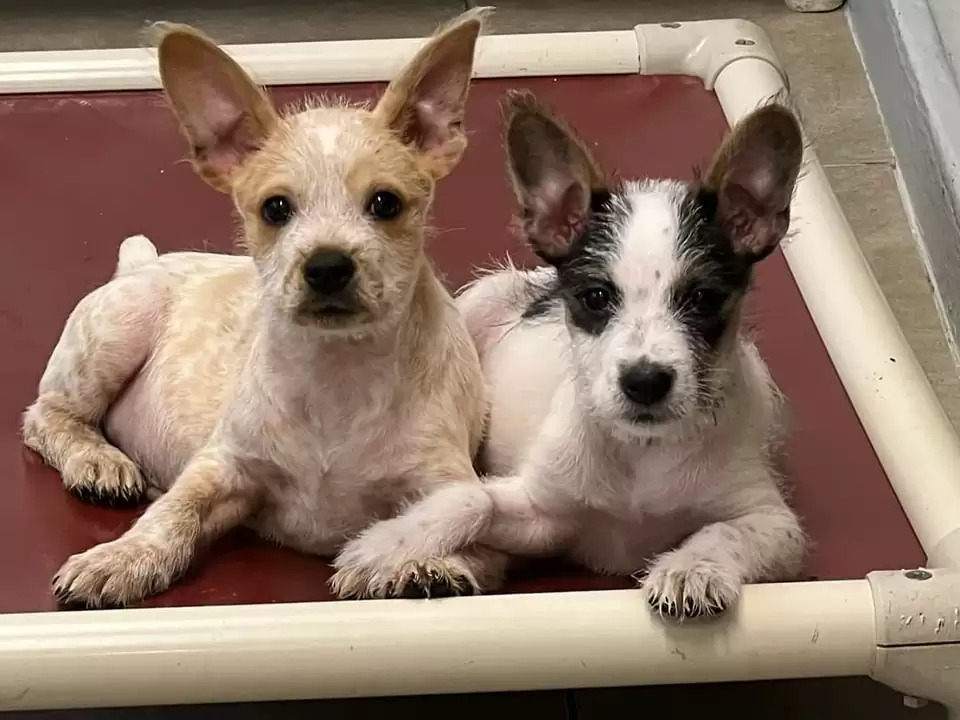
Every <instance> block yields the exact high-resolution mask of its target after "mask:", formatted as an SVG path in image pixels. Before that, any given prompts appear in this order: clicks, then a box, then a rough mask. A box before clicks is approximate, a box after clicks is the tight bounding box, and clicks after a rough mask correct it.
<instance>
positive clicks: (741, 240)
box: [717, 183, 790, 257]
mask: <svg viewBox="0 0 960 720" xmlns="http://www.w3.org/2000/svg"><path fill="white" fill-rule="evenodd" d="M768 202H769V201H768ZM717 217H718V218H719V220H720V222H721V224H722V225H723V227H724V230H725V231H726V233H727V235H728V236H729V237H730V239H731V241H732V242H733V246H734V249H735V250H736V252H737V253H739V254H745V255H755V256H758V257H763V256H765V255H766V254H768V253H769V252H770V251H772V250H773V248H774V247H776V245H777V243H779V242H780V240H781V239H782V238H783V236H784V234H785V233H786V232H787V226H788V225H789V223H790V213H789V211H788V210H781V209H779V208H777V207H775V206H771V205H769V204H763V203H760V202H758V201H757V198H756V197H755V196H754V195H753V193H752V192H750V190H748V189H747V188H745V187H743V186H742V185H740V184H737V183H731V184H729V185H727V186H726V187H724V188H723V190H722V191H721V193H720V197H719V203H718V206H717Z"/></svg>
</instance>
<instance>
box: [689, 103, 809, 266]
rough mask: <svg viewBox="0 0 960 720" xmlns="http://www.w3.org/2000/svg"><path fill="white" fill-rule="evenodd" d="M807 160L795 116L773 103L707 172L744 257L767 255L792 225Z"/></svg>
mask: <svg viewBox="0 0 960 720" xmlns="http://www.w3.org/2000/svg"><path fill="white" fill-rule="evenodd" d="M802 162H803V136H802V133H801V131H800V124H799V123H798V122H797V119H796V117H795V116H794V114H793V113H792V112H791V111H790V110H788V109H787V108H785V107H783V106H782V105H776V104H772V105H767V106H765V107H762V108H760V109H759V110H756V111H754V112H753V113H751V114H750V115H748V116H747V117H746V118H744V119H743V120H742V121H740V122H739V123H738V124H737V125H736V127H734V129H733V130H732V132H731V133H730V134H729V135H728V136H727V138H726V139H725V140H724V142H723V144H722V145H721V146H720V149H719V150H718V151H717V154H716V155H715V156H714V159H713V163H712V165H711V167H710V171H709V172H708V173H707V178H706V183H705V188H704V189H706V190H708V191H710V192H713V193H715V195H716V200H717V206H716V219H717V222H719V224H720V226H721V227H722V228H723V230H724V232H725V233H726V235H727V237H728V238H730V242H731V243H732V245H733V250H734V252H735V253H737V254H738V255H740V256H742V257H744V258H746V259H749V260H751V261H753V262H756V261H759V260H762V259H763V258H765V257H767V256H768V255H769V254H770V253H771V252H773V251H774V249H775V248H776V247H777V245H778V244H779V242H780V241H781V240H782V239H783V237H784V235H786V233H787V229H788V228H789V226H790V200H791V198H792V197H793V188H794V186H795V185H796V182H797V176H798V174H799V173H800V166H801V163H802Z"/></svg>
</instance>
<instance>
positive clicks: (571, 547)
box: [434, 93, 805, 617]
mask: <svg viewBox="0 0 960 720" xmlns="http://www.w3.org/2000/svg"><path fill="white" fill-rule="evenodd" d="M506 114H507V117H506V121H505V124H506V128H507V130H506V144H507V149H508V154H509V156H510V172H511V176H512V179H513V184H514V188H515V190H516V194H517V198H518V201H519V204H520V208H521V213H520V219H519V222H518V226H519V228H520V230H521V232H522V233H523V235H524V236H525V238H526V239H527V240H528V241H529V243H530V244H531V247H532V248H533V249H534V250H535V251H536V252H537V254H538V255H539V256H540V257H541V259H543V260H544V261H545V263H546V267H542V268H539V269H535V270H529V271H524V270H518V269H516V268H513V267H511V266H509V265H508V266H506V267H502V268H497V269H494V270H492V271H491V272H488V273H485V274H484V275H483V276H481V277H480V278H479V279H478V280H477V281H476V282H474V283H473V284H471V285H470V286H469V287H468V288H466V289H465V290H464V291H463V292H462V294H461V295H460V296H459V297H458V300H457V302H458V305H459V307H460V309H461V311H462V313H463V316H464V318H465V320H466V322H467V327H468V329H469V331H470V333H471V336H472V337H473V339H474V342H475V343H476V345H477V348H478V350H479V353H480V358H481V363H482V365H483V369H484V373H485V376H486V378H487V382H488V383H489V386H490V402H491V414H490V420H489V429H488V436H487V438H486V441H485V445H484V449H483V453H482V465H483V469H484V471H485V472H487V473H489V477H488V479H487V480H486V482H485V484H484V490H485V493H486V495H487V497H488V501H489V509H488V512H489V519H488V521H487V522H486V523H485V524H484V526H483V530H482V531H481V532H478V533H477V534H475V535H473V536H472V537H471V538H470V541H471V542H479V543H482V544H484V545H486V546H488V547H491V548H496V549H498V550H502V551H506V552H509V553H511V554H514V555H518V556H544V555H563V556H566V557H568V558H571V559H573V560H575V561H576V562H578V563H581V564H583V565H585V566H586V567H588V568H591V569H592V570H594V571H597V572H602V573H615V574H623V575H635V576H636V577H637V578H638V579H640V582H641V583H642V587H643V591H644V593H645V594H646V596H647V598H648V600H649V602H650V604H651V605H652V606H653V608H654V609H655V610H656V611H657V612H659V613H661V614H664V615H673V616H681V617H682V616H693V615H703V614H712V613H717V612H721V611H723V610H725V609H727V608H729V607H730V606H731V605H733V604H734V603H735V602H736V601H737V598H738V597H739V593H740V589H741V587H742V585H743V584H744V583H748V582H758V581H766V580H775V579H787V578H791V577H793V576H794V575H795V574H796V573H797V572H798V571H799V569H800V565H801V562H802V559H803V555H804V546H805V538H804V533H803V531H802V529H801V526H800V523H799V521H798V518H797V517H796V515H795V513H794V512H793V511H792V510H791V509H790V508H789V507H788V505H787V503H786V501H785V499H784V495H783V493H782V489H781V483H780V480H779V478H778V477H777V475H776V473H775V472H774V469H773V466H772V462H773V453H774V451H775V449H776V445H777V441H778V439H779V437H780V433H781V431H782V424H781V423H782V416H781V412H780V411H781V398H780V395H779V393H778V391H777V389H776V387H775V385H774V383H773V381H772V380H771V378H770V376H769V373H768V371H767V368H766V366H765V365H764V363H763V361H762V359H761V358H760V356H759V354H758V352H757V350H756V348H755V346H754V345H753V343H752V342H751V341H750V340H749V338H748V337H747V336H746V335H745V334H744V333H743V331H742V330H741V327H740V313H741V306H742V300H743V297H744V295H745V293H746V291H747V289H748V287H749V284H750V280H751V277H752V271H753V267H754V265H755V264H756V263H757V262H760V261H762V260H763V259H764V258H765V257H767V255H769V253H770V252H772V250H773V249H774V248H775V247H776V245H777V243H778V242H779V241H780V239H782V237H783V235H784V233H785V232H786V230H787V226H788V225H789V205H790V198H791V195H792V192H793V187H794V184H795V181H796V178H797V174H798V172H799V167H800V163H801V157H802V148H803V146H802V140H801V135H800V130H799V126H798V125H797V122H796V120H795V119H794V117H793V116H792V114H791V113H790V112H789V111H787V110H786V109H784V108H783V107H780V106H778V105H775V104H771V105H769V106H767V107H764V108H761V109H759V110H758V111H757V112H755V113H754V114H752V115H750V116H748V117H747V118H746V119H744V121H743V122H741V123H740V124H739V125H738V126H737V127H736V128H734V129H733V131H732V132H731V133H730V135H729V136H728V137H727V138H726V140H725V141H724V143H723V145H722V147H721V149H720V150H719V151H718V153H717V155H716V156H715V158H714V161H713V164H712V166H711V168H710V169H709V172H708V173H707V174H706V175H705V176H704V179H703V181H702V182H701V183H699V184H697V185H688V184H686V183H682V182H678V181H672V180H647V181H641V182H627V183H624V184H622V185H619V186H616V187H609V188H608V186H607V184H606V182H605V180H604V177H603V174H602V172H601V171H600V169H599V168H598V166H597V164H596V162H595V161H594V160H593V158H592V157H591V156H590V154H589V152H588V150H587V149H586V148H587V145H586V144H585V143H584V142H583V141H581V140H580V139H579V138H578V137H577V136H576V134H575V133H574V132H573V130H572V129H571V128H569V127H568V126H567V125H566V124H565V123H564V122H563V121H562V120H560V119H558V118H556V117H555V116H554V115H553V114H552V113H551V112H550V111H549V110H548V109H547V108H545V107H543V106H541V105H540V104H539V103H538V102H537V101H536V99H535V98H533V97H532V96H531V95H529V94H527V93H520V94H515V95H513V96H512V97H511V98H510V99H509V100H508V102H507V104H506ZM597 288H602V289H603V293H604V297H606V298H609V303H608V304H607V305H605V306H603V309H602V310H601V311H595V309H591V306H588V305H587V304H585V303H586V298H587V297H588V296H589V295H590V294H591V293H595V292H596V289H597ZM635 367H641V368H644V367H657V368H664V369H666V370H667V371H669V372H670V373H672V376H671V377H672V384H671V385H670V389H669V391H668V392H667V393H666V395H665V396H663V398H662V400H657V401H656V402H654V403H651V404H649V405H646V404H644V405H642V406H638V405H637V403H636V402H635V401H633V400H631V399H630V398H629V397H627V396H626V395H625V391H624V389H623V377H624V374H625V371H627V370H630V369H631V368H635ZM442 510H443V509H442V508H439V507H438V508H437V515H436V516H435V518H434V520H435V521H436V522H437V523H438V524H439V523H440V520H441V519H443V522H444V523H448V524H449V523H450V519H449V518H441V516H440V513H441V512H442Z"/></svg>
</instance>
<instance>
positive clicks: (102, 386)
mask: <svg viewBox="0 0 960 720" xmlns="http://www.w3.org/2000/svg"><path fill="white" fill-rule="evenodd" d="M165 300H166V290H165V288H164V284H163V282H162V280H161V279H160V278H159V276H158V277H145V276H144V275H142V274H137V273H134V274H127V275H123V276H121V277H117V278H115V279H114V280H112V281H110V282H109V283H107V284H106V285H104V286H102V287H100V288H98V289H97V290H94V291H93V292H92V293H90V294H89V295H87V297H85V298H84V299H83V300H81V301H80V303H79V304H78V305H77V307H76V309H75V310H74V311H73V313H71V315H70V317H69V318H68V319H67V323H66V326H65V327H64V330H63V334H62V335H61V336H60V340H59V342H58V343H57V345H56V347H55V348H54V350H53V354H52V355H51V357H50V360H49V362H48V363H47V368H46V371H45V372H44V374H43V377H42V378H41V380H40V387H39V394H38V397H37V399H36V401H35V402H34V403H33V404H32V405H31V406H30V407H29V408H27V410H26V412H25V413H24V416H23V439H24V443H25V444H26V445H27V447H29V448H31V449H32V450H35V451H36V452H37V453H39V454H40V455H41V456H42V457H43V459H44V460H45V461H46V462H47V463H48V464H49V465H51V466H52V467H54V468H56V469H57V470H59V471H60V474H61V476H62V478H63V484H64V486H65V487H66V488H67V489H68V490H69V491H71V492H72V493H74V494H75V495H77V496H78V497H80V498H81V499H84V500H87V501H94V502H103V503H107V504H131V503H135V502H137V501H138V500H139V499H140V497H141V496H142V494H143V491H144V481H143V477H142V475H141V473H140V470H139V468H138V467H137V466H136V465H135V464H134V462H133V461H132V460H131V459H130V458H129V457H127V456H126V455H125V454H123V453H122V452H121V451H120V450H118V449H117V448H115V447H113V446H112V445H110V444H109V443H108V442H107V440H106V438H104V436H103V432H102V430H101V428H100V423H101V421H102V419H103V417H104V414H105V413H106V411H107V409H108V408H109V407H110V405H111V403H112V402H113V401H114V399H115V398H116V397H117V394H118V393H119V392H120V391H121V390H122V389H123V387H124V385H125V384H126V383H127V382H128V381H129V380H130V379H131V378H132V377H133V376H134V375H136V373H137V371H138V370H139V369H140V367H141V366H142V365H143V363H144V362H145V361H146V359H147V356H148V354H149V352H150V349H151V346H152V344H153V342H154V340H155V337H156V335H157V331H158V328H157V325H158V323H159V318H160V316H161V313H162V312H163V309H162V308H163V306H164V305H165Z"/></svg>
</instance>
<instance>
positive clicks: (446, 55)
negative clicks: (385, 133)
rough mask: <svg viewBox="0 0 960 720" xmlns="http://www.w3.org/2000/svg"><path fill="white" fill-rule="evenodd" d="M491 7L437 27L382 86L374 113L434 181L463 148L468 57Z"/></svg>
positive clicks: (470, 59) (469, 69)
mask: <svg viewBox="0 0 960 720" xmlns="http://www.w3.org/2000/svg"><path fill="white" fill-rule="evenodd" d="M491 12H492V8H486V7H484V8H475V9H473V10H469V11H467V12H465V13H463V14H462V15H460V16H459V17H457V18H456V19H454V20H453V21H452V22H451V23H449V24H447V25H446V26H444V27H442V28H440V30H438V31H437V32H436V33H435V34H434V35H433V37H431V38H430V39H429V40H428V41H427V42H426V44H425V45H424V46H423V47H422V48H420V51H419V52H418V53H417V54H416V56H414V58H413V60H411V61H410V62H409V63H408V64H407V66H406V67H405V68H404V69H403V71H402V72H401V73H400V75H398V76H397V77H396V78H394V79H393V81H392V82H391V83H390V85H389V86H387V89H386V91H385V92H384V94H383V97H381V98H380V102H379V103H377V107H376V110H375V111H374V113H375V114H376V116H377V117H379V118H380V120H381V121H382V122H383V123H385V124H386V125H387V126H388V127H389V128H391V129H392V130H393V131H394V132H395V133H396V134H397V136H398V137H400V139H401V140H402V141H403V142H404V143H406V144H407V145H409V146H410V147H412V148H413V149H414V150H415V151H416V152H417V153H418V154H420V155H421V156H422V157H423V158H424V159H425V160H426V163H425V165H426V168H427V170H428V171H429V172H430V174H431V175H433V177H434V178H435V179H439V178H442V177H444V176H445V175H447V174H448V173H450V171H451V170H453V168H454V167H456V165H457V163H458V162H460V158H461V156H462V155H463V151H464V150H465V149H466V147H467V136H466V134H465V133H464V131H463V121H464V116H465V114H466V105H467V94H468V92H469V90H470V78H471V76H472V74H473V57H474V51H475V49H476V45H477V37H478V35H479V34H480V31H481V29H482V26H483V23H484V20H485V18H486V17H487V16H488V15H489V14H490V13H491Z"/></svg>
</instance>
